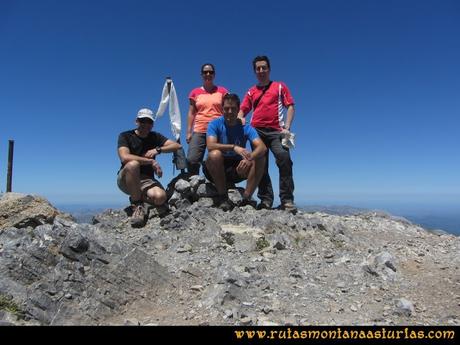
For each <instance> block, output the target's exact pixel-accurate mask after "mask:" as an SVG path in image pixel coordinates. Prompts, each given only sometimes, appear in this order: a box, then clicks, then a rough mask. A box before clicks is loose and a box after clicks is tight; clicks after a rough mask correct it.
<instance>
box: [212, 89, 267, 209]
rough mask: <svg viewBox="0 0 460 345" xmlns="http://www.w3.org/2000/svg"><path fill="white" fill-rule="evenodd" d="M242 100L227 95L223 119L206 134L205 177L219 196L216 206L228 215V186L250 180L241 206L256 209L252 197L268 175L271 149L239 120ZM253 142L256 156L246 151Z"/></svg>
mask: <svg viewBox="0 0 460 345" xmlns="http://www.w3.org/2000/svg"><path fill="white" fill-rule="evenodd" d="M239 108H240V99H239V97H238V95H236V94H231V93H229V94H226V95H225V96H224V97H223V98H222V110H223V112H224V114H223V116H221V117H220V118H218V119H215V120H213V121H211V122H210V123H209V125H208V130H207V133H206V146H207V148H208V152H209V153H208V158H207V160H206V165H205V169H204V173H205V175H206V177H207V178H208V179H209V180H210V181H212V182H214V184H215V186H216V189H217V192H218V194H219V197H218V201H217V204H216V206H218V207H219V208H221V209H222V210H224V211H228V210H231V209H232V207H233V205H232V203H231V201H230V200H229V199H228V193H227V183H239V182H241V181H243V180H246V179H247V184H246V189H245V190H244V194H243V200H242V201H241V203H240V204H239V205H238V206H244V205H252V206H253V207H254V206H255V204H256V202H255V200H252V199H251V197H252V194H253V193H254V191H255V189H256V187H257V186H258V184H259V182H260V179H261V178H262V175H263V173H264V166H265V152H266V151H267V148H266V147H265V144H264V143H263V141H262V140H261V139H260V138H259V136H258V135H257V132H256V130H255V129H254V128H252V127H251V126H249V125H242V123H241V121H240V120H239V119H238V111H239ZM248 140H249V142H250V143H251V146H252V148H253V150H252V152H249V151H248V150H246V148H245V147H246V142H247V141H248Z"/></svg>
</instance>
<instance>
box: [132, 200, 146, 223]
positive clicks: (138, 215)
mask: <svg viewBox="0 0 460 345" xmlns="http://www.w3.org/2000/svg"><path fill="white" fill-rule="evenodd" d="M132 208H133V215H132V216H131V226H132V227H133V228H138V227H141V226H144V225H145V210H144V205H143V204H142V203H139V204H135V205H133V206H132Z"/></svg>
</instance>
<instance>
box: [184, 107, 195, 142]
mask: <svg viewBox="0 0 460 345" xmlns="http://www.w3.org/2000/svg"><path fill="white" fill-rule="evenodd" d="M195 116H196V106H195V101H193V100H190V106H189V108H188V115H187V134H186V137H185V138H186V141H187V144H189V143H190V140H191V139H192V133H193V122H194V121H195Z"/></svg>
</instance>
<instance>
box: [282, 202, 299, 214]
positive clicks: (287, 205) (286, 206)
mask: <svg viewBox="0 0 460 345" xmlns="http://www.w3.org/2000/svg"><path fill="white" fill-rule="evenodd" d="M280 210H285V211H288V212H291V213H292V214H296V213H297V206H296V205H295V204H294V203H293V202H292V201H285V202H283V203H282V204H281V205H280Z"/></svg>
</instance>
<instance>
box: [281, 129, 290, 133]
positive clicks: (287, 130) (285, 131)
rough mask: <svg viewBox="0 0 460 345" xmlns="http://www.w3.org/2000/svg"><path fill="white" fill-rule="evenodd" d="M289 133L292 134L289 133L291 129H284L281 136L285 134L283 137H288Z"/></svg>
mask: <svg viewBox="0 0 460 345" xmlns="http://www.w3.org/2000/svg"><path fill="white" fill-rule="evenodd" d="M289 133H291V132H290V131H289V129H286V128H283V129H282V130H281V134H283V135H287V134H289Z"/></svg>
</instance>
